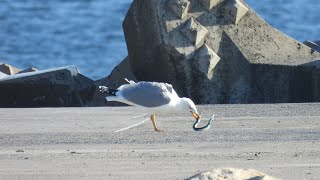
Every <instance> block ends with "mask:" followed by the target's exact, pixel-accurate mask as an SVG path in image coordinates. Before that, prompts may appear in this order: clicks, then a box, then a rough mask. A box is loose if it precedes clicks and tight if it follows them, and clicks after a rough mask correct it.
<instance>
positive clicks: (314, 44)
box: [303, 41, 320, 52]
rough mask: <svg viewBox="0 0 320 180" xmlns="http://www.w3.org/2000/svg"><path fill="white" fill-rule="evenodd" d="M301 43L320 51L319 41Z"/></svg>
mask: <svg viewBox="0 0 320 180" xmlns="http://www.w3.org/2000/svg"><path fill="white" fill-rule="evenodd" d="M303 44H305V45H307V46H309V47H310V48H312V49H313V50H315V51H318V52H320V41H305V42H303Z"/></svg>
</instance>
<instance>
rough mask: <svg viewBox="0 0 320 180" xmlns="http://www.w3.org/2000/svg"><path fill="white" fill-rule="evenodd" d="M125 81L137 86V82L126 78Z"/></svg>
mask: <svg viewBox="0 0 320 180" xmlns="http://www.w3.org/2000/svg"><path fill="white" fill-rule="evenodd" d="M124 80H125V81H127V82H128V83H129V84H131V85H133V84H136V82H134V81H132V80H128V79H127V78H124Z"/></svg>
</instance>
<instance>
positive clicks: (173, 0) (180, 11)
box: [167, 0, 190, 19]
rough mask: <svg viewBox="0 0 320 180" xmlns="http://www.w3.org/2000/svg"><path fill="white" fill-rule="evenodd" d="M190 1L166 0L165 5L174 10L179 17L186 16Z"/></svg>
mask: <svg viewBox="0 0 320 180" xmlns="http://www.w3.org/2000/svg"><path fill="white" fill-rule="evenodd" d="M189 5H190V2H189V1H188V0H168V1H167V6H168V7H169V8H170V9H171V10H172V12H174V13H175V14H176V15H177V16H178V17H179V18H180V19H183V18H185V17H186V16H187V14H188V11H189Z"/></svg>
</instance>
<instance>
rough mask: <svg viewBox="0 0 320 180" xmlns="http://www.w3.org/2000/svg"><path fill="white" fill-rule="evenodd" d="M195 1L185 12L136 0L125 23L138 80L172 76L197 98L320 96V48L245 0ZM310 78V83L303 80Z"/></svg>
mask: <svg viewBox="0 0 320 180" xmlns="http://www.w3.org/2000/svg"><path fill="white" fill-rule="evenodd" d="M190 2H191V4H190V9H189V12H188V16H187V17H188V19H187V18H185V19H182V20H181V19H178V18H177V19H173V18H172V15H171V14H172V12H171V11H172V10H171V9H170V8H163V7H167V6H166V4H165V3H167V1H159V0H134V1H133V3H132V5H131V7H130V9H129V11H128V13H127V16H126V18H125V20H124V23H123V28H124V32H125V37H126V42H127V47H128V56H129V64H130V66H131V68H132V72H133V74H134V76H135V77H136V78H137V79H138V80H139V81H141V80H147V81H161V82H167V83H171V84H172V85H173V87H174V88H175V90H176V91H177V93H178V94H179V95H180V96H185V97H190V98H191V99H192V100H193V101H195V102H196V103H198V104H214V103H288V102H310V101H312V102H316V101H320V93H317V92H320V91H318V89H319V88H318V84H320V83H318V82H320V80H319V81H318V78H317V73H316V72H318V71H320V61H319V60H320V53H319V52H317V51H315V50H313V49H311V48H310V47H308V46H306V45H304V44H302V43H300V42H299V41H297V40H295V39H293V38H290V37H288V36H287V35H285V34H283V33H282V32H280V31H278V30H277V29H275V28H273V27H272V26H270V25H269V24H268V23H267V22H265V21H264V20H263V19H261V17H259V16H258V15H257V14H256V13H255V12H254V11H253V10H252V9H251V8H250V7H249V6H248V5H247V4H245V2H244V1H243V0H225V1H224V2H221V3H220V4H218V5H217V6H219V8H212V9H211V10H210V11H208V10H206V9H205V8H203V6H202V4H200V0H192V1H191V0H190ZM196 2H198V4H196ZM207 2H211V1H207ZM209 5H210V4H209ZM205 7H210V6H205ZM204 44H205V45H204ZM210 49H211V50H210ZM202 51H203V52H202ZM206 54H207V56H206ZM208 54H211V56H212V57H213V58H212V59H214V60H211V61H209V60H208V59H210V58H209V56H208ZM214 54H216V55H217V56H215V55H214ZM197 56H198V57H197ZM218 57H219V58H220V60H218V59H219V58H218ZM298 67H299V68H298ZM314 67H315V69H310V68H314ZM319 79H320V78H319ZM304 82H308V88H304V89H302V88H299V87H304V86H303V83H304ZM305 89H308V90H305Z"/></svg>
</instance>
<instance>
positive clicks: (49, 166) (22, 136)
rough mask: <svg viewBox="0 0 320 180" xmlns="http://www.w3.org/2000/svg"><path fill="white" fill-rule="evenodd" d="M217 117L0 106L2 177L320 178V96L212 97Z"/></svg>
mask: <svg viewBox="0 0 320 180" xmlns="http://www.w3.org/2000/svg"><path fill="white" fill-rule="evenodd" d="M199 110H200V111H201V112H202V115H203V118H204V119H208V118H209V117H210V116H211V115H212V114H213V113H214V114H215V115H216V120H215V121H214V123H213V126H212V128H211V129H210V130H209V131H205V132H194V131H193V130H192V124H193V122H194V120H193V118H192V117H191V114H177V115H166V116H157V122H158V125H159V128H160V129H164V130H165V132H163V133H157V132H154V131H153V128H152V124H151V122H150V121H149V116H148V115H145V112H144V111H143V110H142V109H139V108H133V107H122V108H106V107H104V108H54V109H50V108H44V109H0V179H9V180H10V179H184V178H187V177H190V176H192V175H194V174H196V173H198V172H202V171H206V170H212V169H214V168H220V167H234V168H253V169H257V170H259V171H262V172H264V173H266V174H268V175H271V176H274V177H279V178H284V179H297V180H298V179H299V180H300V179H319V178H320V104H278V105H276V104H267V105H206V106H199Z"/></svg>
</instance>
